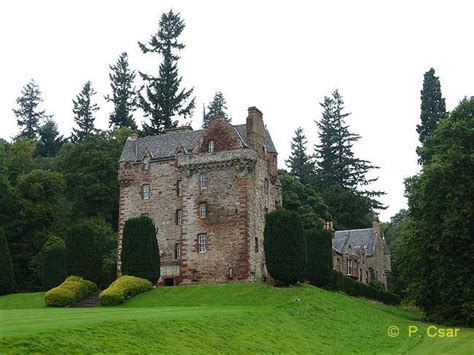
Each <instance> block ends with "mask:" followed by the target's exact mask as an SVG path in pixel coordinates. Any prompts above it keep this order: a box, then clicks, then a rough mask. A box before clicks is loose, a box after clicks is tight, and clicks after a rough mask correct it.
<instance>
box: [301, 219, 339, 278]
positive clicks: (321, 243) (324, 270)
mask: <svg viewBox="0 0 474 355" xmlns="http://www.w3.org/2000/svg"><path fill="white" fill-rule="evenodd" d="M305 240H306V272H305V279H306V280H307V281H309V282H310V283H311V285H314V286H318V287H326V286H328V285H329V284H330V283H331V278H332V266H333V265H332V236H331V233H329V232H328V231H327V230H324V229H322V228H318V229H312V230H309V231H307V232H306V234H305Z"/></svg>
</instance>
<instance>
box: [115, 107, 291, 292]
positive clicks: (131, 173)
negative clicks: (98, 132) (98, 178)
mask: <svg viewBox="0 0 474 355" xmlns="http://www.w3.org/2000/svg"><path fill="white" fill-rule="evenodd" d="M277 156H278V153H277V151H276V149H275V147H274V145H273V142H272V139H271V136H270V134H269V132H268V131H267V129H266V128H265V125H264V122H263V117H262V113H261V112H260V111H259V110H258V109H257V108H255V107H250V108H249V109H248V116H247V120H246V124H244V125H231V124H230V123H229V122H228V121H227V120H226V119H224V118H215V119H212V120H211V121H210V122H209V124H208V127H207V128H206V129H203V130H197V131H193V130H192V129H191V128H190V127H181V128H176V129H173V130H168V131H167V132H165V134H162V135H159V136H149V137H142V138H139V137H138V136H137V135H132V136H131V137H129V138H128V140H127V142H126V143H125V146H124V149H123V152H122V155H121V157H120V162H119V182H120V207H119V233H118V263H117V268H118V273H119V274H120V272H121V270H120V268H121V261H120V255H121V244H122V243H121V241H122V233H123V227H124V224H125V222H126V220H127V219H129V218H132V217H137V216H140V215H147V216H149V217H150V218H151V219H152V220H153V221H154V223H155V226H156V230H157V239H158V244H159V247H160V257H161V278H160V282H161V283H163V284H165V285H177V284H190V283H212V282H227V281H230V280H239V281H240V280H241V281H245V280H247V281H263V280H265V279H267V277H268V275H267V270H266V267H265V255H264V251H263V230H264V225H265V215H266V214H267V213H268V212H271V211H273V210H275V209H277V208H279V207H280V206H281V204H282V201H281V185H280V183H279V180H278V169H277Z"/></svg>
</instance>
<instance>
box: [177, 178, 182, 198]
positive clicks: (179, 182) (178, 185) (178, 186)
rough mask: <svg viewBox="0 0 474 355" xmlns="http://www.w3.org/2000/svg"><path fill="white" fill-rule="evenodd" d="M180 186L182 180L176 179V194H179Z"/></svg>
mask: <svg viewBox="0 0 474 355" xmlns="http://www.w3.org/2000/svg"><path fill="white" fill-rule="evenodd" d="M182 188H183V182H182V181H181V180H178V182H177V183H176V195H178V196H181V193H182Z"/></svg>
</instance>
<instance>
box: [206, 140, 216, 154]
mask: <svg viewBox="0 0 474 355" xmlns="http://www.w3.org/2000/svg"><path fill="white" fill-rule="evenodd" d="M207 150H208V152H209V153H213V152H214V141H213V140H210V141H209V142H207Z"/></svg>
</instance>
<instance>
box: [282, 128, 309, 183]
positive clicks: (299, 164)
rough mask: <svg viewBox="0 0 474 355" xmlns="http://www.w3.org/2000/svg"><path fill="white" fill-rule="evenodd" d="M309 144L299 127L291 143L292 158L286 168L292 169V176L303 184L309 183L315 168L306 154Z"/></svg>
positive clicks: (287, 161)
mask: <svg viewBox="0 0 474 355" xmlns="http://www.w3.org/2000/svg"><path fill="white" fill-rule="evenodd" d="M307 143H308V141H307V140H306V137H305V135H304V132H303V129H302V128H301V127H298V128H297V129H296V131H295V136H294V138H293V140H292V142H291V153H290V157H289V158H288V160H286V166H287V167H288V168H289V169H290V174H291V175H292V176H293V177H294V178H296V179H297V180H298V181H300V182H301V183H303V184H306V183H308V182H309V178H310V176H311V174H312V172H313V168H314V165H313V162H312V161H311V158H310V157H309V156H308V154H307V153H306V144H307Z"/></svg>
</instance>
